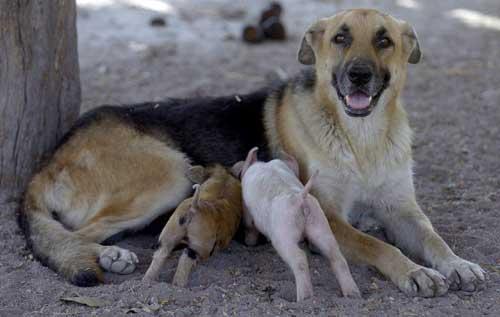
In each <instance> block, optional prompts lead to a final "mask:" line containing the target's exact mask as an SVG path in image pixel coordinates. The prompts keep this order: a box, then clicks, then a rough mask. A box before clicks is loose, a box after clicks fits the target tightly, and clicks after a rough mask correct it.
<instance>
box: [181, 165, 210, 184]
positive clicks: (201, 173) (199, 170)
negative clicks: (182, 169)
mask: <svg viewBox="0 0 500 317" xmlns="http://www.w3.org/2000/svg"><path fill="white" fill-rule="evenodd" d="M186 177H187V178H188V179H189V180H190V181H191V182H193V183H195V184H202V183H203V182H205V181H206V180H207V178H208V173H207V170H206V169H205V168H204V167H203V166H201V165H195V166H191V167H190V168H189V169H188V170H187V171H186Z"/></svg>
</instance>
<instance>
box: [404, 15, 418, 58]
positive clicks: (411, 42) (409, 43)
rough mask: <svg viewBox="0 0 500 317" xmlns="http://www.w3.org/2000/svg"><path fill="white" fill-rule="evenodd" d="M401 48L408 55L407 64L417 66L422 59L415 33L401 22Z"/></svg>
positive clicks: (405, 23)
mask: <svg viewBox="0 0 500 317" xmlns="http://www.w3.org/2000/svg"><path fill="white" fill-rule="evenodd" d="M401 28H402V34H403V48H404V50H405V52H406V53H407V54H409V55H408V63H410V64H418V62H420V59H421V58H422V52H421V51H420V43H419V42H418V37H417V32H415V29H414V28H413V27H412V26H411V25H410V24H409V23H408V22H405V21H402V26H401Z"/></svg>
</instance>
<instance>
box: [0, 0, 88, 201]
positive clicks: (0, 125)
mask: <svg viewBox="0 0 500 317" xmlns="http://www.w3.org/2000/svg"><path fill="white" fill-rule="evenodd" d="M80 100H81V93H80V71H79V66H78V51H77V37H76V5H75V1H74V0H0V194H2V195H0V196H4V197H6V196H7V195H17V194H19V193H20V191H22V190H23V188H24V187H25V186H26V184H27V182H28V180H29V178H30V176H31V174H32V173H33V171H34V169H35V168H36V166H37V165H38V164H39V162H40V159H41V158H42V156H43V155H44V153H47V151H50V150H51V149H52V148H53V147H54V145H55V143H56V141H57V140H58V139H59V138H60V137H61V136H62V134H63V133H64V132H65V131H66V130H67V129H68V128H69V127H70V126H71V124H72V123H73V121H74V120H75V119H76V117H77V116H78V113H79V109H80Z"/></svg>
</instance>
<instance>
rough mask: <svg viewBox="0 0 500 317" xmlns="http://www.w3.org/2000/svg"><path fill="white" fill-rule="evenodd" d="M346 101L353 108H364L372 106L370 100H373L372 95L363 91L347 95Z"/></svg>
mask: <svg viewBox="0 0 500 317" xmlns="http://www.w3.org/2000/svg"><path fill="white" fill-rule="evenodd" d="M345 100H346V103H347V104H348V105H349V107H351V108H353V109H364V108H368V107H369V106H370V102H371V101H372V97H370V96H368V95H366V94H364V93H362V92H355V93H353V94H350V95H348V96H346V97H345Z"/></svg>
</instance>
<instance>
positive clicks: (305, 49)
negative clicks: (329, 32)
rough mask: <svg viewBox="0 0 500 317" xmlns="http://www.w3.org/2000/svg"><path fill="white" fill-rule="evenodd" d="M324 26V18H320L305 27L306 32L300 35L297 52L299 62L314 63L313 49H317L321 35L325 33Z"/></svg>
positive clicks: (314, 54)
mask: <svg viewBox="0 0 500 317" xmlns="http://www.w3.org/2000/svg"><path fill="white" fill-rule="evenodd" d="M325 28H326V20H325V19H321V20H319V21H317V22H315V23H314V24H313V25H311V26H310V27H309V29H307V31H306V33H305V34H304V36H303V37H302V42H301V44H300V49H299V53H298V59H299V62H300V63H301V64H304V65H313V64H315V63H316V53H315V50H317V47H318V46H319V42H320V40H321V37H322V36H323V34H324V33H325Z"/></svg>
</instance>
